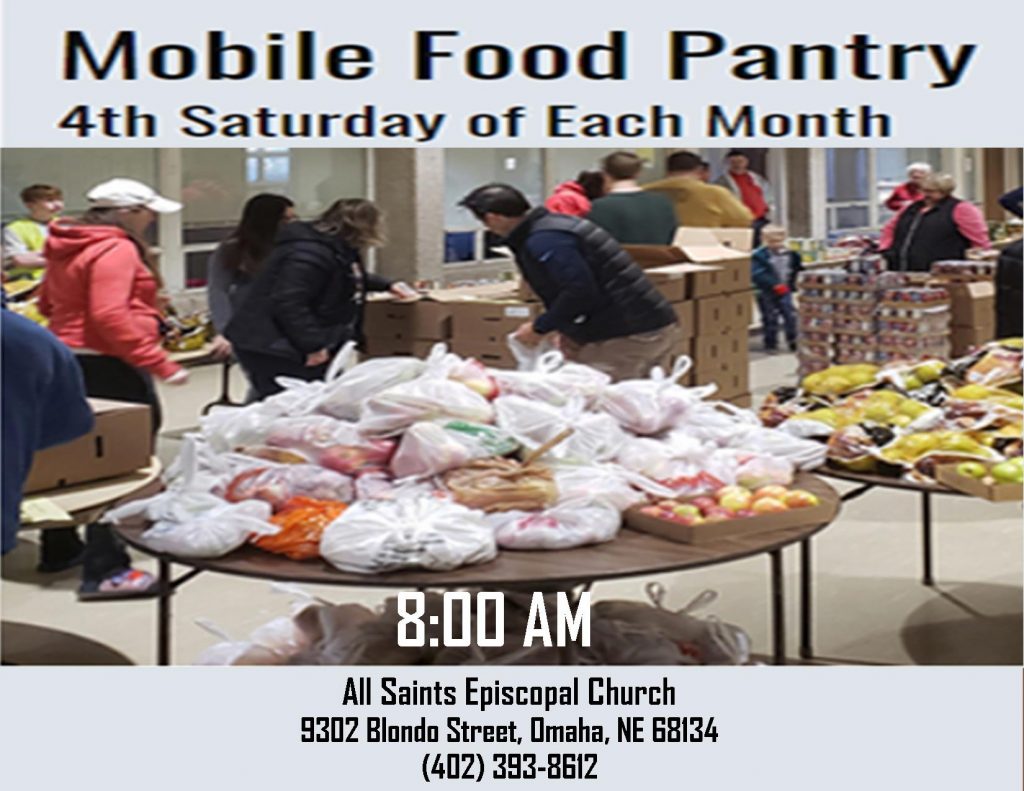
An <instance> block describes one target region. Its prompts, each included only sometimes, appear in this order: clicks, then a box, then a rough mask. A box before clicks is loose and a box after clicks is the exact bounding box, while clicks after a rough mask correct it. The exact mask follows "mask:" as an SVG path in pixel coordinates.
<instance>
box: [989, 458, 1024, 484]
mask: <svg viewBox="0 0 1024 791" xmlns="http://www.w3.org/2000/svg"><path fill="white" fill-rule="evenodd" d="M991 473H992V477H993V478H995V479H996V482H997V483H1024V466H1022V465H1020V464H1015V463H1014V462H1012V461H1001V462H999V463H998V464H996V465H993V467H992V470H991Z"/></svg>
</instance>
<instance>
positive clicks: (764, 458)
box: [736, 451, 793, 489]
mask: <svg viewBox="0 0 1024 791" xmlns="http://www.w3.org/2000/svg"><path fill="white" fill-rule="evenodd" d="M740 453H741V454H742V451H741V452H740ZM739 458H740V464H739V467H738V468H737V470H736V483H738V484H739V485H740V486H743V487H746V488H747V489H760V488H761V487H762V486H770V485H772V484H777V485H780V486H788V485H789V484H791V483H792V482H793V464H792V463H791V462H789V461H787V460H786V459H780V458H778V457H777V456H769V455H766V454H763V453H754V454H749V455H740V457H739Z"/></svg>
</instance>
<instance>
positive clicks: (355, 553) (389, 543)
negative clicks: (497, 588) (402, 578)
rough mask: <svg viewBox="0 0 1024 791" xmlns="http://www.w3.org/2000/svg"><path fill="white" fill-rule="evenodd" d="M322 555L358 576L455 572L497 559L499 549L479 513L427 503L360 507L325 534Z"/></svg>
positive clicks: (374, 503)
mask: <svg viewBox="0 0 1024 791" xmlns="http://www.w3.org/2000/svg"><path fill="white" fill-rule="evenodd" d="M320 554H321V555H322V556H323V557H324V559H326V560H327V561H328V562H329V563H331V564H332V565H334V566H336V567H337V568H339V569H341V570H342V571H350V572H354V573H357V574H378V573H382V572H386V571H396V570H398V569H406V568H425V569H431V570H434V571H450V570H451V569H456V568H459V567H460V566H466V565H470V564H475V563H483V562H485V561H488V560H491V559H493V558H494V556H495V555H496V554H497V546H496V544H495V542H494V534H493V533H492V531H491V530H490V529H488V528H487V527H486V525H485V523H484V515H483V513H481V512H480V511H474V510H472V509H470V508H466V507H464V506H461V505H459V504H458V503H453V502H451V501H448V500H441V499H438V498H433V497H423V498H417V499H413V500H410V499H403V500H395V501H388V500H366V501H361V502H358V503H356V504H355V505H353V506H352V507H351V508H349V509H348V510H347V511H346V512H345V513H344V514H342V515H341V517H339V518H338V519H336V520H335V521H334V522H332V523H331V524H330V525H329V526H328V528H327V529H326V530H325V531H324V534H323V538H322V539H321V541H320Z"/></svg>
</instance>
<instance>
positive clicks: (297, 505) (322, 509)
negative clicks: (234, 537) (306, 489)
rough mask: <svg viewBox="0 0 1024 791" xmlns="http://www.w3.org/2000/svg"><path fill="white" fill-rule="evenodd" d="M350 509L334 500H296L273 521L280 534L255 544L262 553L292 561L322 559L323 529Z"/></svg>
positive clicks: (289, 503) (286, 504)
mask: <svg viewBox="0 0 1024 791" xmlns="http://www.w3.org/2000/svg"><path fill="white" fill-rule="evenodd" d="M347 507H348V506H347V505H346V504H345V503H338V502H333V501H331V500H314V499H312V498H310V497H293V498H291V499H290V500H289V501H288V502H287V503H285V504H284V507H283V508H282V509H281V510H280V511H279V512H278V513H277V514H276V515H275V516H273V517H271V519H270V521H271V523H273V524H275V525H277V526H278V527H279V528H280V530H279V531H278V532H276V533H274V534H273V535H268V536H260V537H258V538H256V539H255V541H254V542H253V543H255V544H256V546H258V547H259V548H260V549H263V550H265V551H267V552H273V553H274V554H275V555H284V556H285V557H287V558H291V559H292V560H311V559H313V558H316V557H319V555H320V538H321V536H322V535H323V532H324V529H325V528H326V527H327V525H329V524H330V523H331V522H333V521H334V520H335V519H337V518H338V517H339V516H341V515H342V514H343V513H344V512H345V509H346V508H347Z"/></svg>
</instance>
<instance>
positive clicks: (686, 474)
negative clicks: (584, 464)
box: [616, 433, 740, 497]
mask: <svg viewBox="0 0 1024 791" xmlns="http://www.w3.org/2000/svg"><path fill="white" fill-rule="evenodd" d="M673 436H674V441H673V443H672V444H670V443H668V442H660V441H658V440H653V439H649V438H646V437H641V438H637V439H632V440H629V441H628V442H627V443H626V444H625V445H624V446H623V448H622V450H621V451H620V453H619V455H618V458H617V459H616V461H617V462H618V463H619V464H620V465H621V466H622V467H624V468H625V469H627V470H630V471H633V472H637V473H640V474H641V475H644V476H646V477H647V478H650V479H652V480H654V481H655V482H656V483H658V484H660V485H661V486H663V487H664V488H665V489H667V490H669V491H671V493H672V495H673V496H678V497H683V496H693V495H698V494H707V493H708V492H713V491H715V490H716V489H720V488H721V487H722V486H726V485H728V484H733V483H736V475H737V472H738V471H739V467H740V460H739V458H738V457H737V453H736V451H733V450H728V449H723V448H715V447H714V446H707V445H704V444H702V443H700V442H699V441H696V440H693V441H692V443H695V444H691V443H686V442H685V441H684V439H685V438H684V437H683V436H682V435H679V436H676V435H675V433H673ZM691 440H692V438H691Z"/></svg>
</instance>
